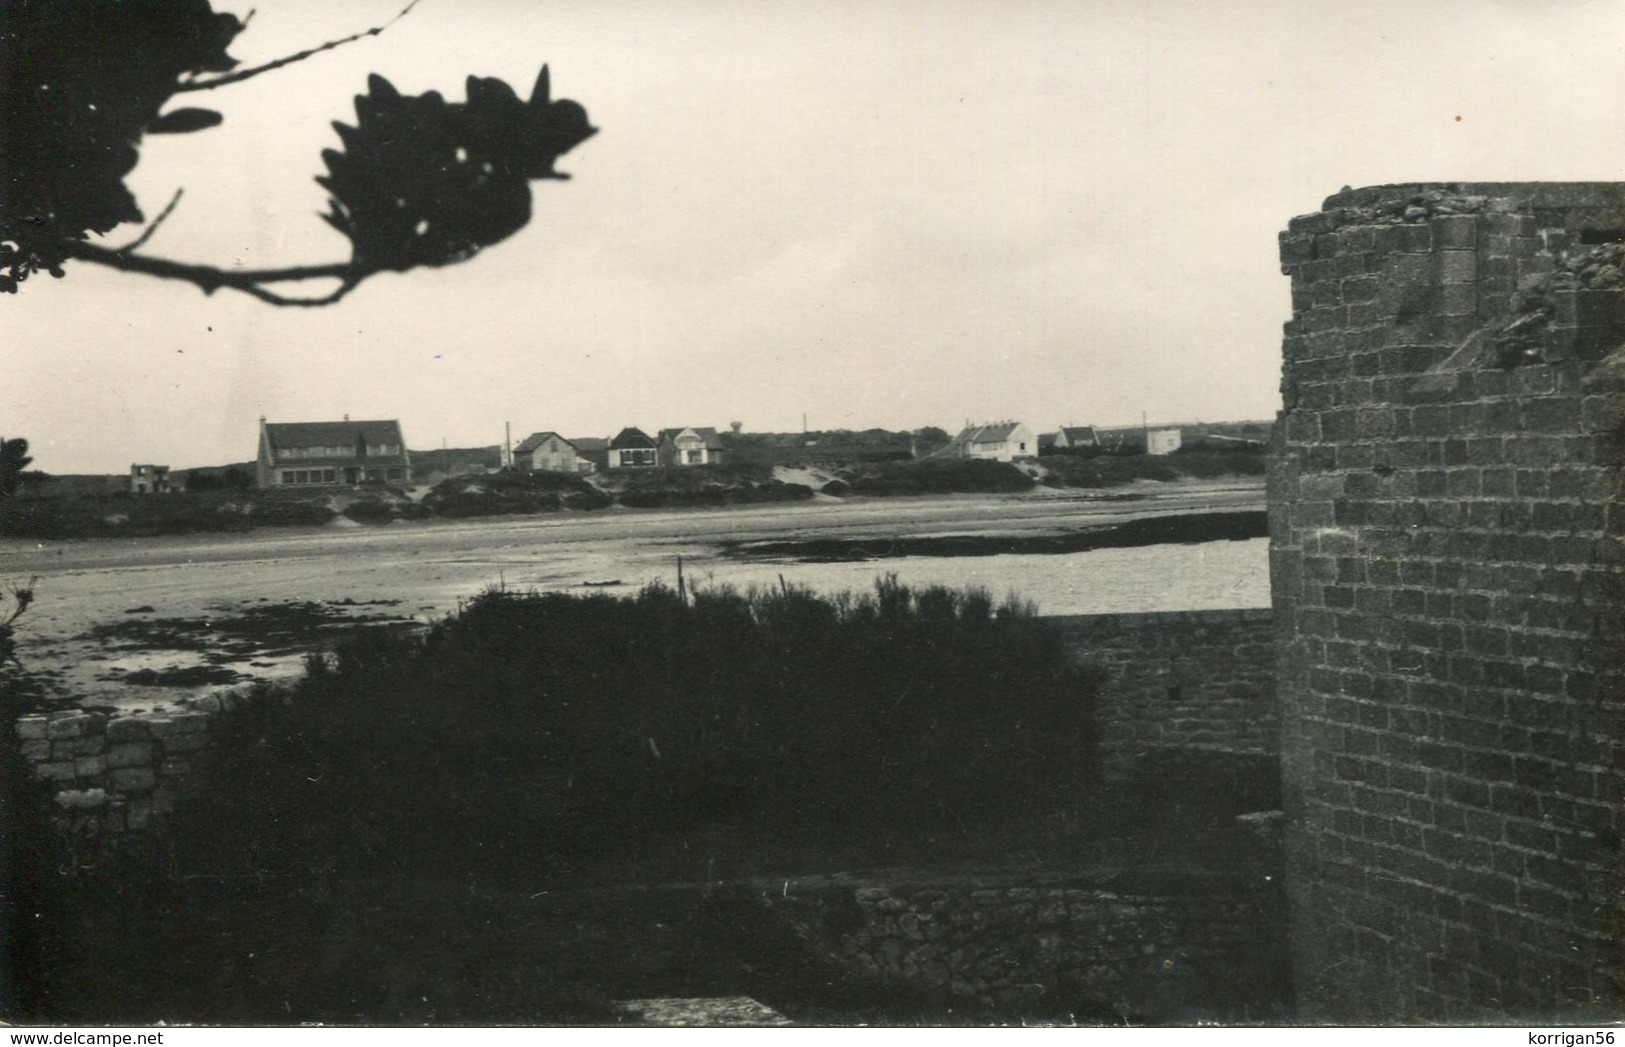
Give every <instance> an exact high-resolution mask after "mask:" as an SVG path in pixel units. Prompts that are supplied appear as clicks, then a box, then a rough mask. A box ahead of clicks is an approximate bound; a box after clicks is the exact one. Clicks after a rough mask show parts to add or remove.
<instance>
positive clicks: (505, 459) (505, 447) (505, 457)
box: [502, 422, 513, 469]
mask: <svg viewBox="0 0 1625 1047" xmlns="http://www.w3.org/2000/svg"><path fill="white" fill-rule="evenodd" d="M511 465H513V423H512V422H503V423H502V467H503V468H504V469H506V468H508V467H509V466H511Z"/></svg>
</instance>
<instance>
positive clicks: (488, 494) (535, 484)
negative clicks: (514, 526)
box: [422, 469, 598, 518]
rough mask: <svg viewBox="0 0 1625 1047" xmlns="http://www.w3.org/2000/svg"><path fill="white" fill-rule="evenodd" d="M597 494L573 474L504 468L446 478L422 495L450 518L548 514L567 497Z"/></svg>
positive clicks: (439, 513)
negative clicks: (499, 470) (497, 470)
mask: <svg viewBox="0 0 1625 1047" xmlns="http://www.w3.org/2000/svg"><path fill="white" fill-rule="evenodd" d="M597 493H598V491H597V488H595V487H593V486H592V484H589V483H588V482H587V481H586V480H583V479H582V478H581V477H579V476H576V475H574V474H571V473H545V472H543V473H532V472H525V471H522V470H514V469H505V470H503V471H501V472H496V473H482V474H475V475H469V476H454V477H452V478H451V479H449V480H443V481H441V482H440V483H438V484H436V485H435V486H434V488H433V489H432V490H430V491H429V493H428V494H426V495H424V496H423V503H422V504H423V507H424V508H425V509H426V510H428V511H429V512H431V513H433V514H435V515H436V516H445V517H451V518H461V517H469V516H499V515H503V514H507V513H549V512H557V511H558V510H560V509H562V508H563V507H564V499H565V498H566V497H568V496H575V495H579V496H584V497H588V498H590V497H591V496H592V495H595V494H597Z"/></svg>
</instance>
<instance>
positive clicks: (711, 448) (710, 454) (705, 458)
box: [659, 425, 723, 465]
mask: <svg viewBox="0 0 1625 1047" xmlns="http://www.w3.org/2000/svg"><path fill="white" fill-rule="evenodd" d="M722 450H723V446H722V436H721V434H719V433H718V432H717V431H716V430H715V429H714V428H712V427H711V426H708V425H707V426H702V427H700V428H689V429H662V430H660V441H659V460H660V464H661V465H719V464H721V462H722Z"/></svg>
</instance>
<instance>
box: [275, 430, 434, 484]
mask: <svg viewBox="0 0 1625 1047" xmlns="http://www.w3.org/2000/svg"><path fill="white" fill-rule="evenodd" d="M411 482H412V462H411V456H410V455H409V454H408V453H407V450H406V438H405V437H404V436H403V435H402V434H401V423H400V422H398V421H396V420H394V419H389V420H386V421H368V422H352V421H350V420H349V419H348V418H346V419H345V420H344V421H342V422H267V421H266V420H265V419H264V418H261V419H260V450H259V458H258V461H257V462H256V463H255V468H254V484H255V486H256V487H258V488H260V489H261V490H266V489H268V488H273V487H317V486H324V487H335V486H349V487H354V486H356V485H358V484H364V483H389V484H400V485H403V486H404V485H406V484H410V483H411Z"/></svg>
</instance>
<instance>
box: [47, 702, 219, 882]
mask: <svg viewBox="0 0 1625 1047" xmlns="http://www.w3.org/2000/svg"><path fill="white" fill-rule="evenodd" d="M220 701H221V699H219V698H215V699H213V701H212V703H210V705H211V706H212V707H213V709H214V710H217V709H218V707H219V706H218V703H219V702H220ZM212 715H213V714H212V711H211V709H210V708H200V709H198V710H195V711H188V712H178V713H174V714H171V715H167V716H139V717H138V716H123V717H115V718H109V717H108V716H107V715H106V714H105V713H100V712H84V711H80V710H65V711H60V712H54V713H48V714H47V713H41V714H36V715H28V716H22V717H19V718H18V719H17V721H16V735H17V739H18V741H19V743H20V744H21V747H22V753H23V755H24V756H25V757H26V758H27V759H28V760H29V761H30V762H31V763H32V764H33V766H34V773H35V774H36V775H37V776H38V777H39V778H41V779H43V780H44V781H45V782H47V783H49V787H50V790H51V793H52V816H53V819H54V821H55V823H56V828H57V830H58V832H59V833H61V835H62V836H63V838H64V840H65V841H66V842H67V843H68V845H69V847H70V848H71V854H72V858H71V859H70V860H78V861H83V862H86V863H93V862H95V861H96V860H97V858H98V856H99V855H102V854H104V853H105V852H106V850H107V849H108V848H111V847H113V846H115V845H116V844H117V841H118V840H119V839H120V838H121V837H123V836H124V835H125V834H127V833H131V832H141V831H143V830H145V829H147V828H148V826H149V825H150V824H151V823H152V822H153V820H154V819H155V818H159V817H162V816H163V815H165V814H167V813H169V812H170V811H173V810H174V809H175V805H176V804H177V803H178V802H180V801H181V799H182V797H183V796H184V795H185V793H186V788H187V779H188V776H189V774H190V772H191V768H192V762H193V760H194V759H196V758H197V756H198V754H199V753H200V752H201V751H202V750H204V749H206V748H207V747H208V746H209V744H210V741H211V735H210V723H211V720H212Z"/></svg>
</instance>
